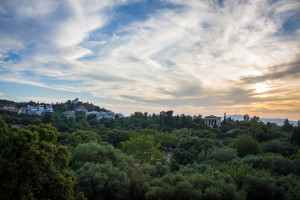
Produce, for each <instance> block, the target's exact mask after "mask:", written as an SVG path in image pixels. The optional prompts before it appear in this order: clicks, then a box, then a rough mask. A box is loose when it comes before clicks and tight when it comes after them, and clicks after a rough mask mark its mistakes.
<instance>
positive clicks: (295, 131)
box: [291, 121, 300, 145]
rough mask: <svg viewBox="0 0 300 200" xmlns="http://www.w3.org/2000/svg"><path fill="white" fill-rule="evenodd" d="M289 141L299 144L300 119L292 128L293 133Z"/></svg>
mask: <svg viewBox="0 0 300 200" xmlns="http://www.w3.org/2000/svg"><path fill="white" fill-rule="evenodd" d="M291 143H292V144H296V145H300V121H298V126H297V127H295V128H294V129H293V134H292V136H291Z"/></svg>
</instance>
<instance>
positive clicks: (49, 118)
mask: <svg viewBox="0 0 300 200" xmlns="http://www.w3.org/2000/svg"><path fill="white" fill-rule="evenodd" d="M42 121H43V123H52V122H53V121H54V120H53V115H52V114H51V113H46V114H45V115H44V116H43V119H42Z"/></svg>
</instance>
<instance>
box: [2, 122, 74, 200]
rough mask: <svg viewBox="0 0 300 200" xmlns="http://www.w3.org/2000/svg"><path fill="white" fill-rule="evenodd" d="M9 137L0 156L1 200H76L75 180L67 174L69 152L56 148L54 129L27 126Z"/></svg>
mask: <svg viewBox="0 0 300 200" xmlns="http://www.w3.org/2000/svg"><path fill="white" fill-rule="evenodd" d="M0 121H1V120H0ZM3 136H4V135H3V134H1V141H3V140H2V139H3ZM6 136H7V135H6ZM6 136H5V140H6V145H5V147H4V148H3V149H1V155H0V177H1V182H0V190H1V192H0V195H1V196H0V199H72V198H73V186H74V184H75V177H74V176H73V175H72V174H71V173H69V172H67V171H66V168H67V166H68V160H69V156H70V153H69V151H68V149H67V148H65V147H63V146H57V145H56V132H55V129H54V128H53V127H52V126H50V125H45V124H43V125H40V126H28V127H24V128H23V129H20V130H19V131H18V132H17V133H15V132H12V133H10V134H9V135H8V137H6Z"/></svg>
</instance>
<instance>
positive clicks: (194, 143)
mask: <svg viewBox="0 0 300 200" xmlns="http://www.w3.org/2000/svg"><path fill="white" fill-rule="evenodd" d="M214 145H215V141H214V140H212V139H208V138H198V137H187V138H183V139H181V140H180V141H179V143H178V145H177V147H176V149H175V151H174V154H173V157H172V159H173V158H174V159H175V160H176V162H178V163H179V164H183V165H186V164H191V163H193V162H194V161H195V160H196V159H198V157H199V154H200V153H201V152H202V151H203V152H204V154H205V155H204V157H205V156H206V153H207V151H208V150H209V149H211V148H213V147H214Z"/></svg>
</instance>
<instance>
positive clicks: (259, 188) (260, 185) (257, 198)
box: [243, 174, 284, 200]
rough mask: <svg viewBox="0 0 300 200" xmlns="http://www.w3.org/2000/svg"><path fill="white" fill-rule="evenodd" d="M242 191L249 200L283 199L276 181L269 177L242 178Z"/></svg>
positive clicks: (248, 175)
mask: <svg viewBox="0 0 300 200" xmlns="http://www.w3.org/2000/svg"><path fill="white" fill-rule="evenodd" d="M243 189H244V190H245V191H246V192H247V199H249V200H276V199H284V198H283V197H284V193H283V191H282V190H281V188H279V187H278V186H277V185H276V180H275V179H274V178H272V177H270V176H262V177H258V176H253V175H250V174H247V175H246V176H245V178H244V183H243Z"/></svg>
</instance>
